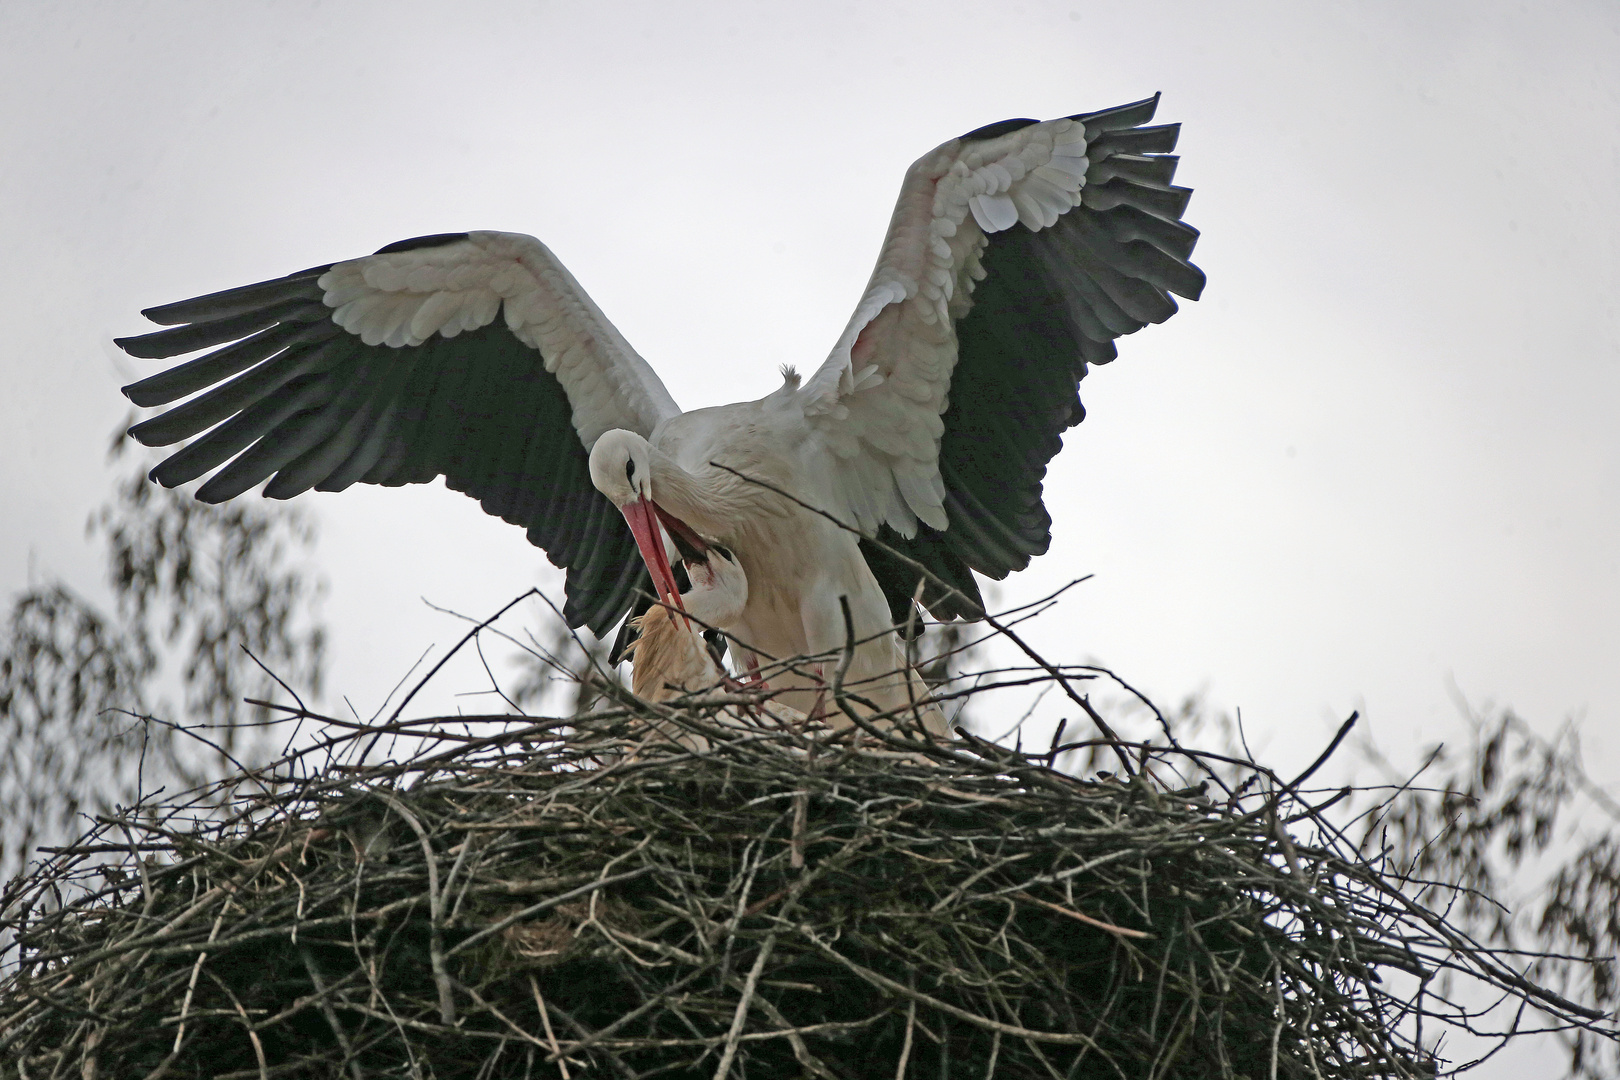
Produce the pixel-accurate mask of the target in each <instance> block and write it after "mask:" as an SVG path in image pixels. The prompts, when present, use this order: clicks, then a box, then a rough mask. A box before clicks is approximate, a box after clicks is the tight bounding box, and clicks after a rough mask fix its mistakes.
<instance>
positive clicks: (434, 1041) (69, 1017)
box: [0, 708, 1557, 1080]
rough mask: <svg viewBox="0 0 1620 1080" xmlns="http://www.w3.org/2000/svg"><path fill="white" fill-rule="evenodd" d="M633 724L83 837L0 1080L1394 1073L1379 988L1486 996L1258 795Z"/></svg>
mask: <svg viewBox="0 0 1620 1080" xmlns="http://www.w3.org/2000/svg"><path fill="white" fill-rule="evenodd" d="M632 711H633V710H632V709H629V708H626V709H618V710H613V711H611V712H609V713H607V714H604V715H603V716H601V717H599V718H598V719H597V720H596V721H594V722H591V723H587V724H585V725H584V726H585V728H587V729H588V730H590V731H591V732H592V734H593V735H594V736H595V738H594V741H589V744H590V746H591V747H593V749H587V748H584V746H582V742H583V741H582V740H580V739H577V738H575V739H571V740H569V741H567V742H563V741H558V740H555V739H553V738H552V733H553V732H556V731H559V730H561V728H562V722H561V721H556V722H549V723H542V724H539V725H530V726H525V727H523V728H508V729H506V730H505V731H504V732H503V733H502V734H500V735H497V736H493V737H488V738H483V739H470V740H469V741H467V742H465V743H464V744H463V745H462V746H461V747H460V748H459V749H455V750H453V751H450V752H446V753H440V754H438V756H436V757H432V756H429V755H427V754H424V755H423V756H422V757H420V758H418V759H416V760H414V761H411V762H406V763H404V764H391V765H386V766H368V767H364V768H360V767H350V768H348V769H347V770H346V771H343V772H339V773H336V774H334V773H333V772H330V771H328V772H325V773H323V774H321V775H317V776H314V777H310V778H306V779H302V780H298V781H296V782H294V781H291V780H285V779H284V780H283V781H282V782H281V783H280V784H279V785H277V786H273V787H272V788H270V790H271V791H272V792H273V794H272V795H270V796H266V795H264V794H263V793H262V792H263V790H264V789H263V787H261V788H260V794H259V795H258V796H256V797H254V798H249V796H248V795H247V794H246V792H247V791H248V790H249V785H246V784H239V787H238V791H239V792H241V793H242V794H240V795H239V803H240V806H241V813H240V814H239V815H238V816H237V817H235V818H233V819H231V820H229V821H225V822H223V823H222V822H220V821H218V820H217V819H207V818H203V819H199V818H196V817H192V816H187V814H186V813H184V812H182V811H180V810H178V809H174V808H169V809H161V810H160V809H158V808H153V807H147V808H144V809H143V811H142V812H141V813H139V814H132V815H130V817H129V819H128V820H127V821H126V822H119V823H114V822H108V823H104V824H103V825H102V826H101V827H100V828H99V829H98V830H97V831H96V832H94V833H93V834H92V835H90V836H89V837H87V838H86V839H85V840H84V841H83V842H82V843H81V844H80V845H78V846H77V847H75V848H73V849H70V850H68V851H65V852H63V853H61V854H59V855H58V856H56V857H55V858H54V859H53V861H51V862H50V863H49V864H47V865H46V866H44V867H43V868H41V869H40V870H39V871H38V872H36V873H35V874H34V875H33V876H32V877H31V878H29V879H27V880H26V881H22V882H18V883H16V884H15V885H14V886H13V888H12V889H11V890H10V891H9V894H8V902H9V903H10V905H11V906H10V909H9V911H10V914H9V915H8V917H7V924H8V926H9V927H10V928H11V931H12V933H13V935H14V938H13V941H12V943H11V946H10V948H11V950H12V951H11V954H10V956H9V957H8V958H7V959H8V960H9V961H10V962H11V971H10V974H9V976H8V978H7V981H6V982H5V983H4V984H3V986H0V1077H5V1078H8V1080H9V1078H13V1077H15V1078H18V1080H24V1078H27V1080H33V1078H43V1077H61V1076H78V1077H85V1078H91V1077H109V1076H111V1077H158V1076H173V1077H226V1076H231V1077H243V1078H251V1077H263V1078H269V1077H337V1076H349V1077H353V1078H355V1080H359V1078H362V1077H375V1076H418V1077H437V1078H442V1080H448V1078H452V1077H457V1078H459V1077H466V1078H469V1080H471V1078H478V1080H486V1078H494V1077H530V1076H536V1077H550V1076H554V1075H557V1076H565V1077H574V1076H580V1075H590V1076H608V1075H612V1076H622V1077H636V1076H652V1075H666V1076H670V1077H700V1076H701V1077H704V1078H708V1077H715V1076H720V1075H730V1076H734V1077H754V1078H778V1077H787V1076H801V1075H803V1076H810V1075H814V1076H819V1077H826V1078H833V1077H868V1076H873V1077H876V1076H883V1077H891V1076H900V1075H908V1076H913V1077H929V1078H932V1077H957V1076H961V1077H970V1076H971V1077H989V1076H994V1077H1063V1078H1079V1077H1132V1078H1134V1077H1149V1076H1151V1077H1166V1078H1168V1077H1226V1078H1235V1077H1250V1078H1254V1080H1259V1078H1262V1077H1271V1076H1278V1077H1314V1078H1338V1077H1367V1076H1420V1075H1432V1073H1433V1069H1434V1064H1433V1062H1432V1061H1431V1060H1429V1059H1428V1058H1427V1057H1426V1056H1425V1055H1424V1054H1422V1053H1421V1052H1420V1051H1419V1050H1417V1049H1415V1048H1414V1046H1413V1045H1412V1043H1411V1040H1410V1039H1409V1038H1408V1037H1407V1035H1406V1034H1405V1032H1407V1031H1408V1030H1409V1024H1407V1023H1406V1021H1407V1020H1409V1019H1410V1014H1409V1012H1408V1011H1407V1010H1409V1009H1410V1001H1409V1000H1407V999H1405V998H1403V997H1402V996H1400V995H1394V996H1391V994H1390V993H1389V992H1388V990H1387V987H1386V986H1385V985H1384V984H1383V983H1382V982H1381V981H1380V980H1381V971H1383V972H1386V973H1387V972H1389V971H1391V970H1395V969H1399V970H1401V971H1405V972H1411V973H1414V974H1416V975H1419V976H1422V975H1425V974H1427V973H1428V972H1429V971H1431V970H1433V969H1434V967H1435V965H1436V964H1437V963H1447V964H1451V965H1454V966H1458V967H1461V968H1466V969H1468V970H1470V971H1472V972H1473V973H1474V974H1475V975H1476V976H1478V977H1481V978H1484V979H1486V980H1487V981H1494V982H1495V983H1496V984H1497V985H1508V984H1511V981H1512V976H1511V973H1509V972H1506V971H1505V970H1500V969H1497V968H1495V967H1493V963H1492V962H1491V961H1490V959H1489V958H1488V957H1480V956H1477V955H1474V954H1472V953H1471V952H1470V950H1469V949H1468V947H1467V943H1466V942H1464V941H1462V939H1460V938H1459V937H1457V936H1456V935H1454V934H1451V932H1450V931H1449V930H1448V929H1447V928H1446V926H1445V924H1444V923H1443V922H1442V921H1441V920H1439V919H1438V918H1436V917H1434V916H1432V915H1430V914H1428V913H1427V912H1424V911H1422V910H1421V909H1417V908H1413V907H1411V906H1410V905H1408V904H1406V903H1405V902H1404V901H1403V900H1402V899H1401V898H1400V894H1399V893H1398V891H1397V890H1395V889H1394V888H1392V887H1391V886H1389V885H1388V884H1386V882H1385V881H1384V880H1383V879H1382V878H1381V877H1380V875H1379V873H1378V872H1377V871H1376V869H1375V868H1373V867H1372V866H1370V865H1368V864H1366V863H1365V862H1362V861H1359V860H1358V859H1357V858H1356V857H1355V856H1354V855H1353V853H1350V852H1347V851H1345V850H1343V849H1342V848H1341V847H1340V846H1339V845H1337V844H1335V843H1333V842H1331V839H1326V838H1324V836H1323V835H1304V833H1305V832H1306V831H1309V832H1311V833H1314V832H1315V830H1314V829H1313V828H1312V824H1311V822H1310V821H1308V820H1307V821H1303V822H1301V821H1295V822H1294V824H1293V828H1294V830H1295V833H1297V834H1300V835H1293V834H1290V832H1289V831H1287V828H1286V823H1288V822H1289V821H1290V819H1291V818H1292V817H1294V816H1296V815H1301V814H1302V813H1305V809H1304V807H1303V806H1302V804H1301V803H1299V802H1297V801H1296V797H1295V796H1294V795H1293V794H1292V793H1291V792H1289V791H1288V790H1286V789H1285V788H1282V787H1280V786H1279V785H1277V784H1275V783H1274V778H1273V779H1266V778H1265V777H1264V776H1262V780H1263V781H1264V782H1262V783H1259V784H1256V785H1253V786H1252V787H1251V788H1250V793H1249V794H1246V795H1244V796H1243V797H1230V798H1229V797H1228V795H1227V794H1226V793H1225V792H1218V793H1217V794H1211V792H1216V790H1217V789H1215V788H1207V787H1205V786H1204V785H1201V784H1200V785H1196V786H1190V787H1186V788H1184V789H1183V790H1170V788H1172V787H1175V786H1177V785H1180V784H1182V783H1183V782H1184V780H1175V781H1170V780H1167V779H1166V778H1169V777H1171V776H1174V775H1175V774H1176V771H1177V770H1178V769H1179V770H1180V771H1181V773H1182V774H1183V777H1184V778H1185V780H1186V781H1190V780H1191V779H1193V778H1194V777H1195V776H1196V775H1197V774H1198V769H1197V768H1196V767H1195V763H1194V761H1193V759H1192V758H1191V757H1189V756H1187V755H1184V754H1181V753H1179V752H1176V753H1170V752H1162V751H1161V752H1157V753H1156V754H1154V755H1151V757H1152V758H1153V759H1154V760H1150V762H1149V767H1148V768H1147V769H1144V770H1143V771H1142V773H1141V774H1140V775H1138V776H1136V777H1134V778H1132V779H1130V780H1128V781H1121V780H1118V779H1115V778H1101V779H1097V780H1093V781H1082V780H1077V779H1074V778H1072V777H1069V776H1066V775H1063V774H1061V773H1058V772H1054V771H1052V770H1050V769H1048V768H1047V767H1045V765H1044V764H1043V763H1041V762H1039V761H1035V760H1031V759H1028V758H1024V757H1021V756H1017V755H1012V754H1006V753H1001V752H997V751H993V750H991V749H989V748H987V747H984V746H983V745H982V744H980V746H979V751H978V752H977V753H972V752H967V751H966V750H964V749H963V748H962V747H961V746H960V745H959V746H958V747H957V748H955V749H951V750H941V751H931V752H927V753H922V754H916V755H904V754H897V753H885V752H881V751H877V752H874V751H873V750H872V749H871V747H870V740H868V746H867V747H866V748H860V749H856V748H852V747H850V746H849V745H848V742H849V740H848V738H847V736H846V738H845V741H844V742H843V743H842V744H836V743H834V744H828V743H825V742H821V743H817V742H815V741H813V740H807V739H805V738H804V737H802V736H798V735H795V734H793V733H792V732H775V733H763V732H749V731H738V730H736V729H734V728H722V727H718V726H714V725H707V726H706V731H705V732H704V734H705V737H706V739H707V742H708V743H709V744H710V745H711V747H712V748H711V749H710V750H709V751H708V752H706V753H701V754H693V753H689V752H687V751H684V750H682V749H679V748H678V747H676V746H673V745H671V744H669V743H667V742H663V743H654V744H645V743H644V744H643V745H641V746H639V748H636V747H630V746H629V745H628V744H627V743H626V742H625V741H624V739H622V738H621V740H620V741H619V742H617V743H615V742H614V741H613V738H612V737H613V735H614V732H615V731H617V732H618V733H619V734H620V735H621V736H628V735H630V734H632V729H630V728H628V727H626V725H625V721H626V719H627V718H630V717H631V716H632ZM670 716H674V717H676V721H677V722H678V723H681V724H685V725H689V726H697V727H704V726H705V723H704V721H703V720H702V718H701V717H700V716H699V714H698V712H697V711H687V712H679V711H677V712H674V713H667V714H666V715H665V721H666V722H668V719H669V717H670ZM614 725H618V726H617V728H615V727H614ZM638 730H645V729H638ZM362 734H364V733H362ZM548 740H549V741H548ZM1155 761H1156V763H1155ZM290 764H292V763H291V762H288V763H283V764H282V767H281V769H280V775H282V776H283V777H285V776H287V774H288V772H289V766H290ZM1257 775H1260V774H1257ZM334 777H335V778H334ZM126 826H127V830H128V831H127V832H126ZM132 853H133V854H132ZM135 855H138V856H139V860H138V861H137V859H136V858H135V857H134V856H135ZM120 857H122V859H123V861H122V863H121V864H119V859H120ZM92 872H93V873H94V874H95V875H96V876H91V875H92ZM19 959H20V966H19ZM1406 981H1407V983H1409V984H1410V983H1411V982H1412V980H1410V979H1407V980H1406ZM1510 988H1511V987H1510ZM1514 992H1524V993H1528V992H1529V991H1524V990H1522V988H1521V989H1520V990H1517V991H1514ZM1542 1005H1543V1007H1547V1008H1556V1007H1557V1005H1556V1003H1554V1004H1552V1005H1549V1004H1548V1003H1547V1001H1546V1000H1545V999H1544V1000H1543V1001H1542Z"/></svg>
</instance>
